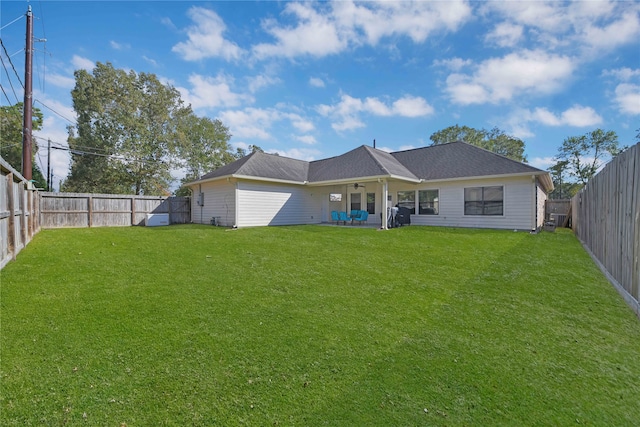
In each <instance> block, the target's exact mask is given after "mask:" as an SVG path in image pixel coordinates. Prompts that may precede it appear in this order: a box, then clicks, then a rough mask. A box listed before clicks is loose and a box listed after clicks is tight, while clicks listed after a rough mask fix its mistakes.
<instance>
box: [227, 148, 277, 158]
mask: <svg viewBox="0 0 640 427" xmlns="http://www.w3.org/2000/svg"><path fill="white" fill-rule="evenodd" d="M257 151H259V152H261V153H264V150H263V149H262V148H260V147H259V146H257V145H249V147H247V149H246V150H245V149H244V148H240V147H238V148H236V152H235V154H234V155H233V157H235V159H236V160H238V159H241V158H243V157H245V156H247V155H249V154H251V153H255V152H257ZM276 156H277V154H276Z"/></svg>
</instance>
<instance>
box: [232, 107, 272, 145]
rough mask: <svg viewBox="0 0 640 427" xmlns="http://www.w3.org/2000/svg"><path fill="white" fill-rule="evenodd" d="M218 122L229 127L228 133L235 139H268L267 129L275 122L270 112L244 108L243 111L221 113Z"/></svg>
mask: <svg viewBox="0 0 640 427" xmlns="http://www.w3.org/2000/svg"><path fill="white" fill-rule="evenodd" d="M220 120H222V122H223V123H224V124H225V126H228V127H229V131H230V132H231V134H232V135H233V136H234V137H237V138H257V139H270V138H271V134H270V133H269V132H267V129H269V128H271V124H272V123H273V122H274V121H275V120H276V117H275V114H274V112H273V111H270V110H263V109H259V108H245V109H244V110H234V111H223V112H222V113H220Z"/></svg>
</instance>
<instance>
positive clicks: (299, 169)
mask: <svg viewBox="0 0 640 427" xmlns="http://www.w3.org/2000/svg"><path fill="white" fill-rule="evenodd" d="M308 170H309V162H306V161H304V160H296V159H291V158H288V157H282V156H278V155H276V154H267V153H263V152H261V151H255V152H253V153H251V154H249V155H248V156H245V157H243V158H241V159H239V160H236V161H235V162H233V163H229V164H227V165H225V166H223V167H221V168H218V169H216V170H214V171H213V172H210V173H208V174H206V175H203V176H202V177H201V178H200V179H199V181H203V180H208V179H213V178H219V177H224V176H229V175H242V176H247V177H255V178H263V179H264V178H268V179H273V180H281V181H297V182H300V183H303V182H304V181H306V180H307V174H308Z"/></svg>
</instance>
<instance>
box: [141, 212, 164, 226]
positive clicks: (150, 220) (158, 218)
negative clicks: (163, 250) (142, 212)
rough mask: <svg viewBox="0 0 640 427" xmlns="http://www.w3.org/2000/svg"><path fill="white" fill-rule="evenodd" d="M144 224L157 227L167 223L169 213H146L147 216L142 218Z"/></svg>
mask: <svg viewBox="0 0 640 427" xmlns="http://www.w3.org/2000/svg"><path fill="white" fill-rule="evenodd" d="M144 225H146V226H147V227H159V226H162V225H169V214H168V213H155V214H147V217H146V218H145V220H144Z"/></svg>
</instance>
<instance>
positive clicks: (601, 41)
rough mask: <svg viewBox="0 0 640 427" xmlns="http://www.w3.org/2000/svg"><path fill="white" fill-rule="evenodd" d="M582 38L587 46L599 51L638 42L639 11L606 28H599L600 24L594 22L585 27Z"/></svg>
mask: <svg viewBox="0 0 640 427" xmlns="http://www.w3.org/2000/svg"><path fill="white" fill-rule="evenodd" d="M634 12H635V13H634ZM581 36H582V38H583V40H584V42H585V43H586V44H587V45H589V46H591V47H593V48H597V49H612V48H614V47H617V46H621V45H624V44H627V43H633V42H637V40H638V37H640V17H639V16H638V13H637V10H636V11H634V10H630V11H629V13H625V14H624V15H622V16H621V17H620V19H618V20H616V21H614V22H611V23H609V24H608V25H606V26H598V22H595V21H594V22H592V23H589V24H588V25H586V26H585V27H584V29H583V30H582V34H581Z"/></svg>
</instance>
